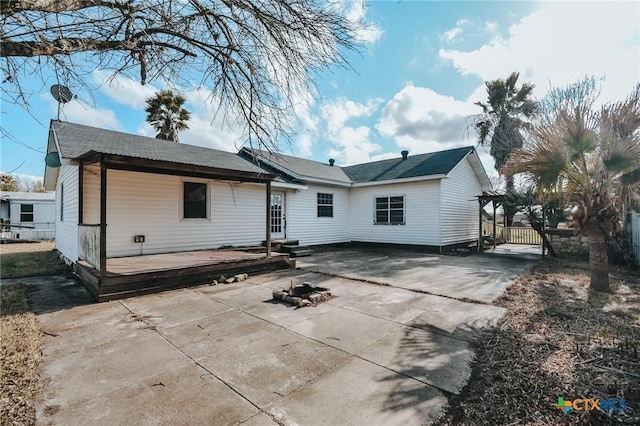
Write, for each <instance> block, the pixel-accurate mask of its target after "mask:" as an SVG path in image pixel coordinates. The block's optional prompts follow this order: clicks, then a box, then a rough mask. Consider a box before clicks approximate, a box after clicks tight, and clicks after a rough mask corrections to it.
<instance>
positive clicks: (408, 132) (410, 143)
mask: <svg viewBox="0 0 640 426" xmlns="http://www.w3.org/2000/svg"><path fill="white" fill-rule="evenodd" d="M476 112H477V107H476V106H474V105H473V104H469V103H466V102H460V101H457V100H455V99H454V98H452V97H450V96H443V95H440V94H438V93H436V92H434V91H433V90H431V89H429V88H426V87H415V86H412V85H410V86H406V87H404V88H403V89H402V90H401V91H400V92H398V93H396V94H395V95H394V97H393V98H392V99H391V100H390V101H389V102H388V103H387V104H386V105H385V107H384V108H383V110H382V116H381V118H380V120H379V121H378V123H377V124H376V129H378V131H379V132H380V134H381V135H382V136H386V137H391V138H393V139H394V140H395V142H396V144H397V145H398V146H399V147H401V148H408V149H409V150H410V151H411V152H412V153H424V152H430V151H439V150H443V149H448V148H452V147H454V146H461V145H465V144H466V145H469V144H471V145H472V144H474V143H475V140H474V139H472V138H468V137H467V135H468V133H469V131H468V128H467V127H468V124H467V121H468V117H469V116H470V115H472V114H474V113H476Z"/></svg>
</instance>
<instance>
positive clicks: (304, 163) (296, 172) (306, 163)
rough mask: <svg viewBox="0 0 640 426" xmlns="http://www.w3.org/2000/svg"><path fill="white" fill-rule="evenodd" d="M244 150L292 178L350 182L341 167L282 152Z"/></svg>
mask: <svg viewBox="0 0 640 426" xmlns="http://www.w3.org/2000/svg"><path fill="white" fill-rule="evenodd" d="M244 151H245V152H248V153H253V154H254V155H256V156H257V157H258V159H261V160H265V161H267V162H268V163H270V164H273V165H274V166H276V168H277V169H278V170H280V171H282V172H284V173H287V174H289V175H290V176H292V177H294V178H301V179H303V180H304V179H305V178H307V179H308V178H312V179H320V180H330V181H335V182H340V183H347V184H348V183H351V180H350V179H349V176H347V174H346V173H345V172H344V170H343V169H342V168H341V167H338V166H330V165H328V164H324V163H321V162H319V161H314V160H307V159H305V158H299V157H292V156H290V155H283V154H271V153H269V152H267V151H263V150H258V149H249V148H245V149H244Z"/></svg>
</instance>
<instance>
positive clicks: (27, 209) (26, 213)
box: [20, 204, 33, 222]
mask: <svg viewBox="0 0 640 426" xmlns="http://www.w3.org/2000/svg"><path fill="white" fill-rule="evenodd" d="M20 222H33V204H20Z"/></svg>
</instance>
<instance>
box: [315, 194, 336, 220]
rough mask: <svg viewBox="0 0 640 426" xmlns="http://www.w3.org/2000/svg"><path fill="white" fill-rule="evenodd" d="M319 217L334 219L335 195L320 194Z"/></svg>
mask: <svg viewBox="0 0 640 426" xmlns="http://www.w3.org/2000/svg"><path fill="white" fill-rule="evenodd" d="M318 217H333V194H323V193H321V192H318Z"/></svg>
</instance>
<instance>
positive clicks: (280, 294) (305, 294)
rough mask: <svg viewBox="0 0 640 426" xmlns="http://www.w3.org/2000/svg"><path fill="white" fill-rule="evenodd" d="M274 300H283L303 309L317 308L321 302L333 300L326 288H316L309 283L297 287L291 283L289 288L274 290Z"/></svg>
mask: <svg viewBox="0 0 640 426" xmlns="http://www.w3.org/2000/svg"><path fill="white" fill-rule="evenodd" d="M273 299H274V300H282V301H283V302H285V303H288V304H290V305H295V306H297V307H299V308H303V307H305V306H315V305H317V304H318V303H320V302H324V301H325V300H329V299H331V292H330V290H329V289H328V288H326V287H316V286H314V285H311V284H310V283H307V282H304V283H302V284H297V285H295V284H294V282H293V281H291V286H290V287H289V288H287V289H284V290H274V291H273Z"/></svg>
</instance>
